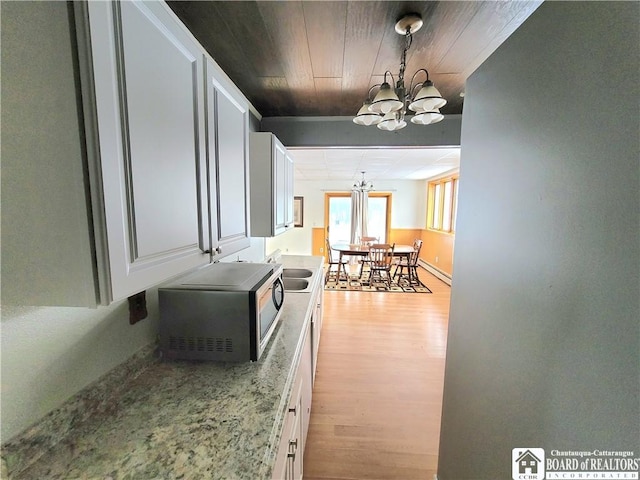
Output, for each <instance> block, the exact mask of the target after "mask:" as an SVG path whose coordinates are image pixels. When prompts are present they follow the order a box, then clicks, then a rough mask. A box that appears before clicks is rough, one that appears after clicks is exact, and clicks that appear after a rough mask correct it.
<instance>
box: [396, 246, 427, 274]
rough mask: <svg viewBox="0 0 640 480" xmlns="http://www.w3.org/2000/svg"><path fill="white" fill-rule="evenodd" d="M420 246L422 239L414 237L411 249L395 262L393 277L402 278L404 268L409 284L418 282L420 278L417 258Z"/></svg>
mask: <svg viewBox="0 0 640 480" xmlns="http://www.w3.org/2000/svg"><path fill="white" fill-rule="evenodd" d="M421 248H422V240H420V239H416V240H415V241H414V242H413V251H412V252H411V253H410V254H409V255H407V256H406V257H404V258H401V259H400V260H399V261H398V262H397V263H396V269H395V271H394V273H393V278H398V279H400V278H402V276H403V275H404V271H405V270H406V272H407V273H406V276H407V278H408V279H409V284H412V283H420V279H419V278H418V258H420V249H421Z"/></svg>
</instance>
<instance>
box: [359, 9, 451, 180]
mask: <svg viewBox="0 0 640 480" xmlns="http://www.w3.org/2000/svg"><path fill="white" fill-rule="evenodd" d="M421 27H422V17H421V16H420V15H419V14H417V13H410V14H407V15H404V16H403V17H402V18H400V20H398V21H397V22H396V26H395V30H396V32H397V33H398V34H400V35H404V38H405V40H404V49H403V51H402V57H401V58H400V72H399V73H398V81H397V82H395V88H392V87H391V84H390V83H389V82H387V75H389V76H390V77H391V80H392V81H394V80H395V79H394V78H393V74H392V73H391V72H390V71H388V70H387V71H386V72H384V81H383V83H381V84H378V85H374V86H373V87H371V88H370V89H369V92H368V94H367V99H366V100H365V101H364V103H363V105H362V107H361V108H360V110H359V111H358V113H357V115H356V116H355V117H354V119H353V122H354V123H356V124H358V125H364V126H369V125H377V126H378V128H379V129H380V130H386V131H394V130H400V129H401V128H404V127H406V126H407V122H406V121H405V116H406V115H407V109H409V110H412V111H413V112H415V115H414V116H413V117H412V118H411V122H412V123H415V124H418V125H430V124H432V123H436V122H439V121H440V120H442V119H443V118H444V116H443V115H442V114H441V113H440V107H442V106H444V105H445V104H446V103H447V101H446V100H445V99H444V98H442V95H440V92H439V91H438V89H437V88H436V87H434V86H433V82H432V81H431V80H429V72H428V71H427V69H426V68H421V69H420V70H418V71H417V72H416V73H414V74H413V77H412V78H411V83H410V84H409V89H407V88H406V87H405V85H404V71H405V68H406V66H407V51H408V50H409V47H411V42H412V39H413V37H412V35H413V33H415V32H417V31H418V30H420V28H421ZM421 72H424V74H425V75H426V77H427V78H426V80H425V81H423V82H418V83H416V84H415V85H414V83H413V82H414V81H415V80H416V77H417V76H418V74H419V73H421ZM376 88H378V93H377V94H376V96H375V97H374V98H373V99H372V98H371V94H372V92H373V91H374V90H375V89H376ZM363 176H364V175H363Z"/></svg>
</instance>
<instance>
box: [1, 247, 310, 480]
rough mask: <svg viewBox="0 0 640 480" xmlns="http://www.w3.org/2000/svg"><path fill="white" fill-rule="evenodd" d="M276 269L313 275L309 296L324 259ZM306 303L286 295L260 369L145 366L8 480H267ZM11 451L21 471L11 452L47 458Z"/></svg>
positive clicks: (250, 365) (38, 442)
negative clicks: (295, 269) (102, 405)
mask: <svg viewBox="0 0 640 480" xmlns="http://www.w3.org/2000/svg"><path fill="white" fill-rule="evenodd" d="M282 263H283V264H284V265H285V267H301V268H309V269H312V270H315V273H314V275H313V277H311V281H312V286H313V287H314V288H313V289H312V291H317V290H316V287H317V288H321V286H320V285H321V282H322V257H311V256H293V255H291V256H283V257H282ZM312 295H313V294H312V293H311V292H310V293H303V292H287V293H286V295H285V305H284V307H283V308H284V309H283V312H282V316H281V318H280V322H279V325H278V327H277V329H276V331H275V332H274V336H273V337H272V339H271V340H270V345H269V346H268V347H267V349H266V350H265V352H264V353H263V355H262V358H261V359H260V360H259V361H257V362H246V363H238V364H232V363H213V362H194V361H171V362H169V361H159V360H157V359H153V360H149V361H148V362H147V364H146V365H145V367H144V369H143V370H141V372H139V373H135V372H131V374H130V375H128V376H127V378H126V380H124V381H123V382H124V383H123V386H124V388H120V389H119V392H118V393H117V394H116V395H115V397H114V398H109V400H108V402H107V403H108V404H109V408H103V409H101V410H100V411H99V412H96V413H93V414H92V415H91V416H89V417H88V418H87V419H83V421H82V422H79V424H78V425H77V426H75V427H72V428H68V429H67V430H68V431H66V432H65V433H64V436H63V437H62V438H61V439H60V440H59V441H57V443H55V444H54V445H53V446H52V447H51V448H49V449H48V450H47V451H46V452H44V453H42V452H41V451H40V452H38V453H39V454H40V455H39V458H38V459H37V460H35V461H34V462H33V463H32V464H31V465H29V466H27V467H26V468H24V469H23V470H22V471H20V472H18V473H16V474H13V475H12V474H11V470H12V468H9V470H10V471H9V473H10V478H12V479H16V480H18V479H45V478H46V479H65V480H67V479H144V480H149V479H167V480H168V479H178V478H181V479H225V480H232V479H251V480H257V479H268V478H270V477H271V471H272V468H273V463H274V460H275V454H276V451H277V447H278V442H279V440H280V435H281V431H282V423H283V420H284V416H285V412H286V409H287V404H288V399H289V396H290V395H291V388H292V382H293V376H294V373H295V369H296V368H297V364H298V362H299V357H300V354H301V350H302V344H301V341H302V339H303V338H302V333H303V332H304V329H306V328H307V326H308V320H309V317H310V315H311V311H312V308H313V306H314V303H313V302H312V300H313V298H312ZM84 396H85V398H86V393H85V394H84ZM64 410H65V407H64V406H63V407H61V409H60V411H64ZM53 415H54V416H55V412H54V413H53ZM29 442H31V444H29ZM13 443H14V444H13V446H10V448H9V455H12V456H13V457H12V459H9V461H7V463H8V464H11V463H14V464H15V463H20V461H21V462H22V463H24V462H25V460H24V458H21V453H20V451H17V450H16V445H21V447H20V448H23V449H24V450H23V457H24V456H25V455H26V454H25V453H24V452H29V453H28V455H29V456H33V452H34V449H35V450H37V449H38V448H40V450H45V448H43V445H42V443H43V442H42V439H41V438H38V436H37V435H32V436H31V437H27V438H26V440H25V439H24V438H23V439H18V440H16V442H13ZM34 443H35V444H34ZM3 450H4V447H3ZM6 453H7V452H5V451H3V454H6ZM16 459H18V460H16ZM5 460H7V459H6V458H5ZM5 466H6V465H5ZM9 466H11V465H9Z"/></svg>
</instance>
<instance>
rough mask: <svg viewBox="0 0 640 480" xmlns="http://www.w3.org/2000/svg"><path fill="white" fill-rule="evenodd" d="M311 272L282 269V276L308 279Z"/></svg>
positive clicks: (300, 269)
mask: <svg viewBox="0 0 640 480" xmlns="http://www.w3.org/2000/svg"><path fill="white" fill-rule="evenodd" d="M311 275H313V272H312V271H311V270H309V269H306V268H284V269H283V270H282V276H283V277H285V278H309V277H310V276H311Z"/></svg>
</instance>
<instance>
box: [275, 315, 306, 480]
mask: <svg viewBox="0 0 640 480" xmlns="http://www.w3.org/2000/svg"><path fill="white" fill-rule="evenodd" d="M313 353H314V352H313V343H312V341H311V323H310V322H309V323H307V326H306V329H305V333H304V344H303V348H302V354H301V356H300V363H299V364H298V368H297V370H296V374H295V378H294V382H293V389H292V393H291V398H290V400H289V408H288V411H287V413H286V417H285V420H284V427H283V430H282V437H281V438H280V444H279V446H278V453H277V455H276V462H275V465H274V469H273V475H272V478H273V479H274V480H299V479H301V478H302V474H303V455H304V450H305V446H306V439H307V432H308V431H309V420H310V418H311V399H312V389H313V378H312V371H311V365H312V361H313Z"/></svg>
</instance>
